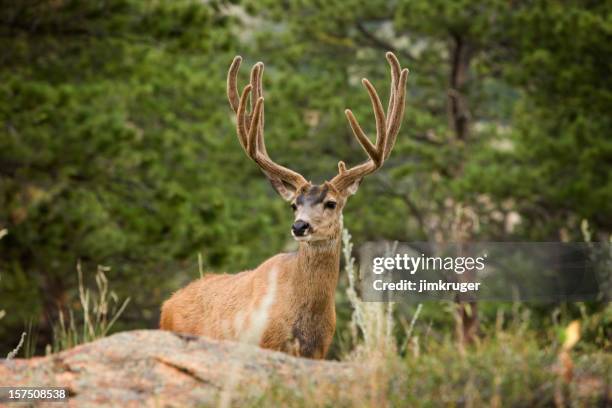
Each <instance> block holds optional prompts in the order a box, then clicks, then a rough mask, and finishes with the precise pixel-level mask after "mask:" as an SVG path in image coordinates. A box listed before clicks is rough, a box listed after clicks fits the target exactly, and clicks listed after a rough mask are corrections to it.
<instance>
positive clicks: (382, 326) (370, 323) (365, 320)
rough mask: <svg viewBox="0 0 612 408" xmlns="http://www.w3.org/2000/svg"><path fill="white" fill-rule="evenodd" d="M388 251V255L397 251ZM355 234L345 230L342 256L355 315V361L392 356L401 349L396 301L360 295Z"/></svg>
mask: <svg viewBox="0 0 612 408" xmlns="http://www.w3.org/2000/svg"><path fill="white" fill-rule="evenodd" d="M393 251H394V249H393V248H388V249H387V254H386V255H389V253H391V252H393ZM352 253H353V243H352V242H351V234H350V233H349V231H348V230H347V229H346V228H344V229H343V230H342V256H343V258H344V272H345V273H346V275H347V277H348V283H349V284H348V287H347V289H346V295H347V297H348V300H349V302H350V304H351V307H352V308H353V312H352V315H351V334H352V337H353V344H355V345H357V347H356V348H355V350H354V352H353V354H354V357H355V358H366V357H368V356H378V355H379V354H383V355H385V354H392V353H394V352H395V351H396V350H397V347H396V342H395V337H394V335H393V329H394V327H395V321H394V319H393V311H394V309H395V303H394V302H364V301H363V300H362V299H361V298H360V297H359V295H358V293H357V284H358V276H357V271H356V268H355V258H353V255H352Z"/></svg>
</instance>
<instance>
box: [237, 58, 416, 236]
mask: <svg viewBox="0 0 612 408" xmlns="http://www.w3.org/2000/svg"><path fill="white" fill-rule="evenodd" d="M386 56H387V61H388V62H389V65H390V66H391V92H390V96H389V104H388V108H387V112H386V113H385V111H384V110H383V106H382V104H381V102H380V98H379V97H378V93H377V92H376V89H375V88H374V86H373V85H372V84H371V83H370V81H368V80H367V79H365V78H364V79H363V80H362V83H363V85H364V86H365V88H366V90H367V92H368V94H369V95H370V100H371V101H372V108H373V110H374V118H375V121H376V142H375V143H372V142H371V141H370V139H369V138H368V136H367V135H366V134H365V132H364V131H363V130H362V129H361V126H359V123H358V122H357V119H356V118H355V116H354V115H353V113H352V112H351V110H350V109H347V110H345V114H346V117H347V118H348V121H349V124H350V126H351V129H352V130H353V133H354V135H355V137H356V138H357V140H358V141H359V143H360V144H361V147H363V149H364V150H365V152H366V153H367V155H368V157H369V158H368V160H367V161H366V162H364V163H362V164H360V165H357V166H355V167H352V168H350V169H347V168H346V165H345V164H344V162H342V161H340V162H339V163H338V174H337V175H336V176H335V177H334V178H332V179H331V180H329V181H326V182H325V183H323V184H321V185H313V184H312V183H310V182H309V181H307V180H306V179H305V178H304V177H303V176H302V175H300V174H299V173H297V172H295V171H293V170H290V169H288V168H286V167H283V166H281V165H279V164H277V163H275V162H274V161H272V159H270V156H269V155H268V153H267V150H266V145H265V142H264V132H263V129H264V98H263V87H262V76H263V70H264V65H263V63H261V62H258V63H257V64H255V65H254V66H253V68H252V69H251V77H250V83H249V84H248V85H246V86H245V87H244V89H243V90H242V94H241V95H240V97H239V96H238V90H237V75H238V70H239V68H240V63H241V62H242V58H241V57H239V56H237V57H235V58H234V61H233V62H232V65H231V66H230V69H229V72H228V75H227V96H228V99H229V102H230V106H231V107H232V109H233V110H234V112H235V113H236V116H237V118H236V119H237V120H236V130H237V132H238V140H239V141H240V145H241V146H242V148H243V149H244V151H245V152H246V154H247V155H248V156H249V157H250V158H251V159H252V160H253V161H254V162H255V163H257V165H258V166H259V167H260V168H261V170H262V171H263V173H264V174H265V175H266V177H267V178H268V180H269V181H270V183H271V184H272V186H273V187H274V189H275V190H276V191H277V192H278V193H279V194H280V196H281V197H283V198H284V199H285V200H286V201H288V202H290V203H291V207H292V208H293V211H294V213H295V219H294V223H293V226H292V228H291V233H292V235H293V237H294V238H295V239H296V240H298V241H308V242H312V243H316V242H324V241H329V240H334V239H336V238H337V237H338V236H339V234H340V230H341V226H342V224H341V219H342V218H341V215H342V209H343V208H344V205H345V204H346V200H347V199H348V197H350V196H351V195H353V194H355V193H356V192H357V188H358V187H359V184H360V183H361V181H362V180H363V178H364V177H365V176H367V175H368V174H371V173H373V172H375V171H376V170H378V169H379V168H380V167H381V166H382V165H383V163H384V162H385V160H386V159H387V158H388V157H389V154H390V153H391V150H392V149H393V146H394V145H395V140H396V138H397V133H398V131H399V129H400V125H401V122H402V117H403V114H404V104H405V99H406V80H407V78H408V69H406V68H404V69H401V67H400V64H399V61H398V60H397V58H396V57H395V55H394V54H393V53H391V52H388V53H387V55H386ZM249 95H250V106H251V111H250V112H247V104H248V102H249Z"/></svg>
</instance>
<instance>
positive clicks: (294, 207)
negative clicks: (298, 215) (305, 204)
mask: <svg viewBox="0 0 612 408" xmlns="http://www.w3.org/2000/svg"><path fill="white" fill-rule="evenodd" d="M291 209H292V210H293V211H296V210H297V205H295V203H293V204H291Z"/></svg>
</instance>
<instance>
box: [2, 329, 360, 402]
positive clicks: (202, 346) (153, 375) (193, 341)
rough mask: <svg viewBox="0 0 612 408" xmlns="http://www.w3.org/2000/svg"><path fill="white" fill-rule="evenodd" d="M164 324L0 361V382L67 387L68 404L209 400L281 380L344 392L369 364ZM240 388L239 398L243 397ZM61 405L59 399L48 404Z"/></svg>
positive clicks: (255, 390) (253, 390)
mask: <svg viewBox="0 0 612 408" xmlns="http://www.w3.org/2000/svg"><path fill="white" fill-rule="evenodd" d="M355 368H356V367H355V365H353V364H350V363H338V362H333V361H315V360H307V359H301V358H295V357H291V356H289V355H286V354H283V353H280V352H274V351H269V350H263V349H260V348H258V347H255V346H252V345H247V344H239V343H234V342H228V341H213V340H209V339H205V338H198V337H191V336H183V335H178V334H175V333H170V332H164V331H159V330H140V331H131V332H123V333H118V334H115V335H112V336H109V337H106V338H103V339H100V340H97V341H94V342H92V343H88V344H83V345H80V346H78V347H75V348H73V349H70V350H66V351H63V352H61V353H58V354H53V355H50V356H47V357H36V358H32V359H27V360H24V359H17V360H11V361H6V360H2V361H1V362H0V386H40V387H45V386H46V387H65V388H67V389H68V391H69V395H70V398H69V402H68V406H79V407H81V406H121V407H141V406H156V407H164V406H168V407H171V406H177V407H178V406H194V405H198V406H209V405H214V406H216V405H218V403H219V401H220V398H222V397H223V396H228V395H231V398H232V400H233V401H234V403H235V402H236V399H237V398H238V400H239V399H240V398H246V397H247V396H248V395H249V394H250V395H257V394H261V393H262V392H263V389H265V388H267V387H270V386H272V385H274V383H282V384H283V386H284V387H311V386H316V385H317V384H318V383H322V382H324V383H325V388H326V389H327V390H328V391H330V387H331V388H332V390H331V391H332V392H333V393H335V394H336V395H338V396H340V395H343V394H344V395H346V394H347V393H349V392H350V388H351V387H350V385H353V386H355V385H356V384H355V381H358V379H357V377H358V376H361V378H362V379H363V378H365V377H364V376H365V373H363V370H356V369H355ZM238 395H240V397H238ZM48 405H49V406H55V407H56V406H58V405H57V403H48Z"/></svg>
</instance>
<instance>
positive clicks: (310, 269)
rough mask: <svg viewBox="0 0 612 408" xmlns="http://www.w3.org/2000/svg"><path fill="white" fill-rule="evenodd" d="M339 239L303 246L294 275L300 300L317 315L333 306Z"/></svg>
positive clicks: (338, 262) (300, 248)
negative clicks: (319, 310) (318, 311)
mask: <svg viewBox="0 0 612 408" xmlns="http://www.w3.org/2000/svg"><path fill="white" fill-rule="evenodd" d="M340 244H341V242H340V237H339V236H338V237H337V238H335V239H333V240H330V241H323V242H315V243H309V242H300V245H299V249H298V252H297V257H296V261H295V262H296V264H295V272H294V273H293V274H292V277H291V279H292V280H293V287H294V288H295V289H296V291H297V293H296V295H297V297H296V298H297V299H303V300H304V302H305V303H308V304H309V306H311V308H312V309H313V311H314V312H316V311H317V310H318V309H321V311H323V309H325V307H326V306H329V305H330V303H331V304H333V303H334V297H335V292H336V286H337V285H338V275H339V274H340V249H341V248H340Z"/></svg>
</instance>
